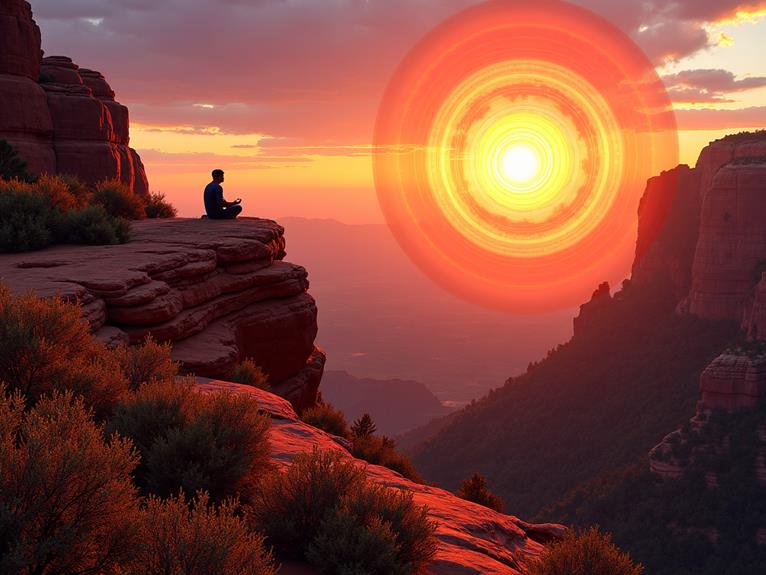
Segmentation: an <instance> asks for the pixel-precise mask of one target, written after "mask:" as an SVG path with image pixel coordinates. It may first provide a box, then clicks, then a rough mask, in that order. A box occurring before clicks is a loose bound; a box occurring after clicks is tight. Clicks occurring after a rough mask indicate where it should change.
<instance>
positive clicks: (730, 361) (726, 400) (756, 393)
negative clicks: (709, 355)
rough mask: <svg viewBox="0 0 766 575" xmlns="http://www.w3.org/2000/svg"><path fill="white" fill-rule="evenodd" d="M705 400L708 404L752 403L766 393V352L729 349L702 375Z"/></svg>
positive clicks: (723, 406) (722, 406) (727, 406)
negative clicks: (762, 353)
mask: <svg viewBox="0 0 766 575" xmlns="http://www.w3.org/2000/svg"><path fill="white" fill-rule="evenodd" d="M700 392H701V394H702V403H703V404H704V405H705V406H706V407H709V408H717V409H728V410H732V409H737V408H739V407H752V406H754V405H755V404H756V403H757V402H758V400H759V399H762V398H764V397H766V355H761V354H757V353H747V352H745V351H742V352H736V351H727V352H724V353H722V354H721V355H719V356H718V357H717V358H715V359H714V360H713V361H712V362H711V363H710V365H708V366H707V367H706V368H705V370H704V371H703V372H702V375H701V376H700Z"/></svg>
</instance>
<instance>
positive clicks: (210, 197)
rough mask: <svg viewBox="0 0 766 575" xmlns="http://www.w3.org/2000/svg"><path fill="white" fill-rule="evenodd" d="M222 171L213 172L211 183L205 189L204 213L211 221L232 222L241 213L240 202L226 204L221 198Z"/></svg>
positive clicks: (237, 200)
mask: <svg viewBox="0 0 766 575" xmlns="http://www.w3.org/2000/svg"><path fill="white" fill-rule="evenodd" d="M222 183H223V170H213V181H212V182H210V183H209V184H208V185H207V186H206V187H205V196H204V199H205V211H206V212H207V217H208V218H211V219H213V220H233V219H234V218H236V217H237V216H238V215H239V214H241V213H242V206H240V205H239V204H241V203H242V200H241V199H239V198H237V199H236V200H234V201H233V202H227V201H226V200H225V199H224V198H223V187H222V186H221V184H222Z"/></svg>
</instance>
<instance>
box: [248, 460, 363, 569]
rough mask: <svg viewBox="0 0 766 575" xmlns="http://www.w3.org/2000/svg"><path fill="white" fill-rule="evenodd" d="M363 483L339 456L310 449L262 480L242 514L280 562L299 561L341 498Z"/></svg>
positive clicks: (351, 465)
mask: <svg viewBox="0 0 766 575" xmlns="http://www.w3.org/2000/svg"><path fill="white" fill-rule="evenodd" d="M364 482H365V472H364V469H362V468H361V467H359V466H358V465H356V464H354V463H353V462H352V461H344V460H343V459H342V458H341V456H340V454H338V453H335V452H332V451H320V450H318V449H314V450H313V452H312V453H303V454H300V455H298V456H296V458H295V460H294V461H293V463H292V465H291V466H290V468H289V469H288V470H287V471H285V472H282V473H279V472H277V473H273V474H271V475H269V476H267V477H265V478H264V479H263V481H262V482H261V483H260V484H259V489H258V490H256V492H255V496H254V498H253V501H252V506H251V507H250V511H249V513H248V517H249V520H250V523H251V527H252V528H254V529H257V530H258V531H261V532H263V533H265V534H266V537H267V541H268V543H269V544H270V545H273V546H274V548H275V550H276V552H277V553H278V555H279V556H280V557H281V558H302V557H303V556H304V555H305V550H306V547H307V546H308V544H309V543H310V542H311V541H313V540H314V538H315V537H316V536H317V535H318V534H319V532H320V528H321V525H322V522H323V521H324V520H325V518H327V517H328V516H329V514H330V513H331V512H332V511H333V510H334V509H335V508H336V507H337V505H338V504H339V503H340V500H341V498H342V496H343V495H344V494H345V493H347V492H349V491H351V490H352V489H353V488H354V487H358V486H359V485H361V484H363V483H364Z"/></svg>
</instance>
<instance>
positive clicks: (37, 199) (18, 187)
mask: <svg viewBox="0 0 766 575" xmlns="http://www.w3.org/2000/svg"><path fill="white" fill-rule="evenodd" d="M26 187H27V184H24V183H23V182H18V181H13V182H0V213H1V214H2V218H0V251H4V252H24V251H27V250H37V249H40V248H44V247H46V246H48V245H50V244H51V243H52V242H53V231H52V222H53V220H54V216H55V212H54V211H53V209H52V208H51V206H50V205H49V204H48V203H47V202H46V200H45V198H43V197H42V196H39V195H37V194H31V193H28V192H27V191H26V189H25V188H26Z"/></svg>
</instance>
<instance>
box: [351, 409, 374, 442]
mask: <svg viewBox="0 0 766 575" xmlns="http://www.w3.org/2000/svg"><path fill="white" fill-rule="evenodd" d="M377 430H378V428H377V427H376V425H375V423H374V422H373V421H372V417H370V414H369V413H365V414H364V415H362V417H360V418H359V419H357V420H356V421H354V423H352V424H351V434H352V435H353V436H354V437H370V436H372V435H375V432H376V431H377Z"/></svg>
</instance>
